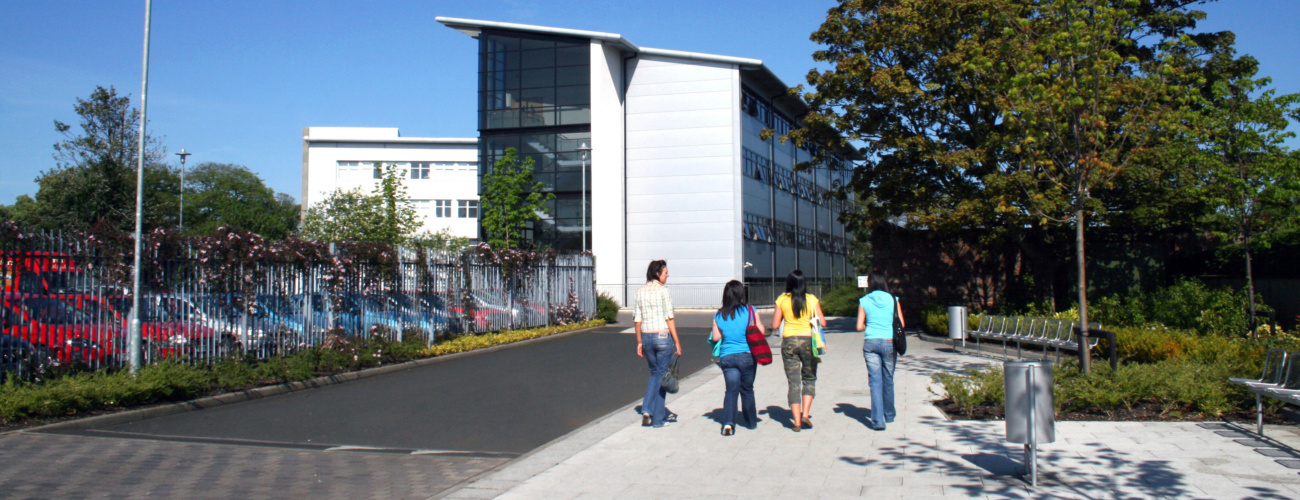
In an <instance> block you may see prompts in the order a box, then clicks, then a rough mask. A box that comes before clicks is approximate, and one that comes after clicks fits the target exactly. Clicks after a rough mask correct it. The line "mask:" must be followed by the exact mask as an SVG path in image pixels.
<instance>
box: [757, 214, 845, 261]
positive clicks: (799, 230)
mask: <svg viewBox="0 0 1300 500" xmlns="http://www.w3.org/2000/svg"><path fill="white" fill-rule="evenodd" d="M741 236H743V237H744V238H745V239H748V240H754V241H763V242H767V243H774V244H777V245H781V246H785V247H792V248H803V249H808V250H817V251H821V252H827V253H834V254H840V255H848V249H849V244H848V240H846V239H844V238H840V237H837V236H831V235H830V234H827V233H823V232H820V231H814V230H812V229H809V228H803V227H797V226H795V225H794V224H790V223H788V222H781V221H774V220H772V219H769V218H767V217H763V216H761V215H757V214H752V213H748V212H746V213H745V223H744V225H743V226H742V229H741Z"/></svg>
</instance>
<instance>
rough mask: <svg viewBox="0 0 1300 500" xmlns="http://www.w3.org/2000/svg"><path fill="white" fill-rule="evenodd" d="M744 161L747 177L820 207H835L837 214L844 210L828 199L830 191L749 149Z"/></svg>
mask: <svg viewBox="0 0 1300 500" xmlns="http://www.w3.org/2000/svg"><path fill="white" fill-rule="evenodd" d="M742 157H743V159H744V161H743V164H744V172H745V176H747V177H750V178H752V179H755V180H757V181H759V182H762V183H763V184H771V185H773V186H776V187H777V189H781V190H783V191H788V192H789V193H790V194H793V195H795V196H798V197H800V198H803V199H805V200H808V201H811V202H813V203H816V204H818V205H828V204H829V205H833V208H835V209H836V213H839V212H840V209H841V208H842V207H841V206H840V204H838V203H835V202H837V201H839V200H833V199H828V198H827V197H826V195H827V194H829V193H830V190H828V189H826V188H823V187H821V186H818V185H817V183H816V182H813V181H810V180H808V179H803V178H801V177H799V176H798V175H795V173H794V171H793V170H790V169H788V168H785V167H782V166H779V165H776V166H773V165H772V161H771V160H768V159H767V158H764V157H763V155H760V154H758V153H756V152H754V151H753V150H751V149H749V148H744V151H742Z"/></svg>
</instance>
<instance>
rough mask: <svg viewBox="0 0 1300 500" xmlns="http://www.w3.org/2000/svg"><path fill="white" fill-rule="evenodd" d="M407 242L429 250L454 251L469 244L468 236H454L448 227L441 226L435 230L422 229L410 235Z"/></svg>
mask: <svg viewBox="0 0 1300 500" xmlns="http://www.w3.org/2000/svg"><path fill="white" fill-rule="evenodd" d="M407 244H408V245H411V246H416V247H420V248H427V249H430V250H445V251H451V252H456V251H460V250H463V249H464V248H465V247H468V246H469V238H466V237H464V236H456V235H454V234H451V230H450V229H447V228H443V229H440V230H438V231H435V232H429V231H423V232H421V233H419V234H416V235H414V236H411V238H410V239H408V240H407Z"/></svg>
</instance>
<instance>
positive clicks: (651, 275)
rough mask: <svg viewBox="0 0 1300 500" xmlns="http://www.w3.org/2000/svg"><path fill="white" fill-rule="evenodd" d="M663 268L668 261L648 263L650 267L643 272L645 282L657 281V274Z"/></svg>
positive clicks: (666, 265)
mask: <svg viewBox="0 0 1300 500" xmlns="http://www.w3.org/2000/svg"><path fill="white" fill-rule="evenodd" d="M665 267H668V261H666V260H652V261H650V267H647V268H646V270H645V280H646V281H659V272H660V271H663V270H664V268H665Z"/></svg>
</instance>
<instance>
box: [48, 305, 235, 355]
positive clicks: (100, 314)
mask: <svg viewBox="0 0 1300 500" xmlns="http://www.w3.org/2000/svg"><path fill="white" fill-rule="evenodd" d="M59 298H60V299H63V300H64V301H65V302H67V303H68V304H69V305H71V306H73V307H75V308H77V309H78V310H80V311H81V312H83V313H86V314H87V315H90V316H91V317H93V318H95V320H96V322H98V323H111V324H115V325H119V327H120V330H121V331H122V332H124V333H129V332H130V326H131V325H130V321H131V317H130V316H131V315H130V314H128V313H129V312H130V310H131V299H129V298H122V297H98V296H92V295H60V296H59ZM142 305H143V307H141V309H142V310H143V311H144V312H143V314H141V315H140V331H141V332H140V333H141V336H142V337H144V339H145V342H146V346H148V348H146V349H145V352H153V353H156V354H158V355H160V356H163V357H169V356H179V355H185V354H193V353H196V352H201V351H206V350H207V349H206V348H207V347H209V346H211V345H212V344H213V331H212V329H211V328H208V327H206V326H203V325H201V324H198V323H194V322H192V321H185V318H181V317H177V316H176V315H174V314H168V313H167V312H166V311H163V310H161V309H160V308H159V307H157V306H156V305H153V303H152V302H151V301H147V300H146V301H143V304H142ZM124 347H125V344H124Z"/></svg>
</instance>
